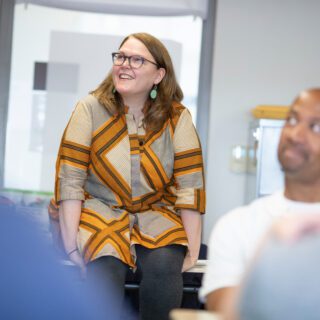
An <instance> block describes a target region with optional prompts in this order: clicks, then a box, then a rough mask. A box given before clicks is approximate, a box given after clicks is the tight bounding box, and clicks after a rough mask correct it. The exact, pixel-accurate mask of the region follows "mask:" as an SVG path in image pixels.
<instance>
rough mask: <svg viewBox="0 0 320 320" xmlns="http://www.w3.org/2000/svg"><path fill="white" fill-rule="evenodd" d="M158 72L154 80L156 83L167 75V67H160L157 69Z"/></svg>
mask: <svg viewBox="0 0 320 320" xmlns="http://www.w3.org/2000/svg"><path fill="white" fill-rule="evenodd" d="M157 72H158V74H157V77H156V79H155V81H154V84H158V83H160V82H161V80H162V79H163V77H164V76H165V75H166V69H165V68H159V69H158V70H157Z"/></svg>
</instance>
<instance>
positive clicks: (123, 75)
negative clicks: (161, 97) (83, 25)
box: [112, 37, 165, 102]
mask: <svg viewBox="0 0 320 320" xmlns="http://www.w3.org/2000/svg"><path fill="white" fill-rule="evenodd" d="M119 52H120V53H121V54H123V55H125V56H127V57H131V56H133V55H135V56H141V57H143V58H145V59H148V60H150V61H152V62H154V63H155V60H154V58H153V56H152V55H151V53H150V52H149V51H148V49H147V48H146V46H145V45H144V44H143V43H142V42H141V41H139V40H138V39H136V38H132V37H131V38H129V39H128V40H127V41H126V42H125V43H124V44H123V45H122V47H121V48H120V50H119ZM164 75H165V70H164V69H163V68H159V69H158V68H157V66H156V65H154V64H152V63H150V62H149V61H145V62H144V64H142V66H141V67H140V68H138V69H134V68H132V67H131V66H130V64H129V61H128V59H126V60H125V62H124V63H123V65H121V66H115V65H114V66H113V68H112V78H113V83H114V86H115V88H116V90H117V92H118V93H119V94H121V96H122V97H123V98H124V100H127V99H131V98H135V99H137V98H138V99H141V101H143V102H144V101H146V99H147V97H148V95H149V93H150V91H151V89H152V87H153V85H155V84H158V83H159V82H160V81H161V80H162V78H163V77H164Z"/></svg>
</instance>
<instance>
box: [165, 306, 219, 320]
mask: <svg viewBox="0 0 320 320" xmlns="http://www.w3.org/2000/svg"><path fill="white" fill-rule="evenodd" d="M170 320H222V316H221V315H219V314H218V313H215V312H209V311H204V310H187V309H174V310H172V311H171V312H170Z"/></svg>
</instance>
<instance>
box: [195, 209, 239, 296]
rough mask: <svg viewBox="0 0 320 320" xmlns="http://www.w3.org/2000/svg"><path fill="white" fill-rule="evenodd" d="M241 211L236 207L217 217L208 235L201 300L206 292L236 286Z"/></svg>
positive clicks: (200, 293)
mask: <svg viewBox="0 0 320 320" xmlns="http://www.w3.org/2000/svg"><path fill="white" fill-rule="evenodd" d="M242 210H243V209H242V208H238V209H236V210H233V211H232V212H230V213H228V214H226V215H225V216H223V217H222V218H220V220H219V221H218V223H217V224H216V226H215V227H214V229H213V231H212V233H211V235H210V240H209V245H208V248H209V254H208V261H207V263H208V264H207V267H206V272H205V274H204V277H203V281H202V287H201V289H200V291H199V298H200V300H201V301H202V302H205V300H206V296H207V295H208V294H209V293H210V292H212V291H215V290H217V289H220V288H225V287H233V286H236V285H238V284H239V282H240V281H241V277H242V274H243V272H244V270H245V264H244V253H243V252H244V246H245V243H244V242H245V238H244V235H243V229H241V227H240V226H241V219H240V216H241V212H242Z"/></svg>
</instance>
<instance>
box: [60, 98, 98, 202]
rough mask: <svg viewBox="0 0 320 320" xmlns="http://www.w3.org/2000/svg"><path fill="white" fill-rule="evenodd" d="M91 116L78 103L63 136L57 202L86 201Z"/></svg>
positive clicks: (83, 105) (81, 104)
mask: <svg viewBox="0 0 320 320" xmlns="http://www.w3.org/2000/svg"><path fill="white" fill-rule="evenodd" d="M91 137H92V115H91V112H90V110H89V108H88V106H87V105H86V104H85V103H83V102H79V103H78V104H77V105H76V108H75V110H74V111H73V113H72V116H71V118H70V120H69V123H68V125H67V127H66V129H65V131H64V133H63V136H62V139H61V143H60V148H59V153H58V158H57V162H56V178H55V202H56V203H57V204H58V203H59V202H60V201H62V200H84V199H85V197H84V190H83V187H84V183H85V181H86V178H87V170H88V167H89V162H90V146H91Z"/></svg>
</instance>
